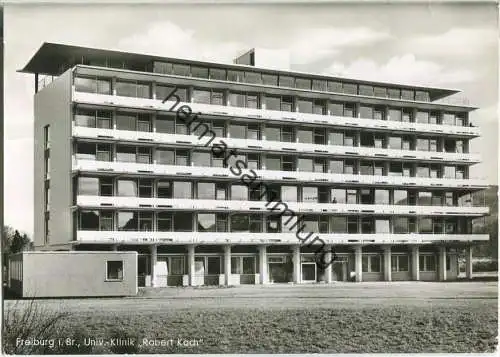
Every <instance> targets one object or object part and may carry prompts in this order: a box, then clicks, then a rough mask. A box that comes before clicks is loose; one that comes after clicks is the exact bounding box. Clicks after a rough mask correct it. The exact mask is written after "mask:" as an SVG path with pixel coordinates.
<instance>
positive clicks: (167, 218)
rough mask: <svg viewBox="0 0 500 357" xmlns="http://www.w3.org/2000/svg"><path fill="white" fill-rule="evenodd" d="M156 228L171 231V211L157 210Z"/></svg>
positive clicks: (160, 230) (161, 230)
mask: <svg viewBox="0 0 500 357" xmlns="http://www.w3.org/2000/svg"><path fill="white" fill-rule="evenodd" d="M157 229H158V231H159V232H170V231H172V213H170V212H158V219H157Z"/></svg>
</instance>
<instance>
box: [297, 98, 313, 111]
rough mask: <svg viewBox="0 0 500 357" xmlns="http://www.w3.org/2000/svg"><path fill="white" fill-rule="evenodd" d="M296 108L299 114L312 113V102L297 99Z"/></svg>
mask: <svg viewBox="0 0 500 357" xmlns="http://www.w3.org/2000/svg"><path fill="white" fill-rule="evenodd" d="M297 108H298V111H299V112H300V113H312V112H313V102H312V100H305V99H298V100H297Z"/></svg>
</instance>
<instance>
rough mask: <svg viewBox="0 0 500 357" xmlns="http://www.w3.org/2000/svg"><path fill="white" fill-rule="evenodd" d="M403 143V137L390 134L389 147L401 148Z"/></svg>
mask: <svg viewBox="0 0 500 357" xmlns="http://www.w3.org/2000/svg"><path fill="white" fill-rule="evenodd" d="M402 145H403V139H402V138H401V137H400V136H390V137H389V145H388V147H389V149H394V150H401V148H402Z"/></svg>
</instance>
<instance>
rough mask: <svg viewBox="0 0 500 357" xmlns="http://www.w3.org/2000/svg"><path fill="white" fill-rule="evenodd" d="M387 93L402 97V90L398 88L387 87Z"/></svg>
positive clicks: (392, 96)
mask: <svg viewBox="0 0 500 357" xmlns="http://www.w3.org/2000/svg"><path fill="white" fill-rule="evenodd" d="M387 93H388V94H389V98H394V99H401V91H400V90H399V89H397V88H389V89H387Z"/></svg>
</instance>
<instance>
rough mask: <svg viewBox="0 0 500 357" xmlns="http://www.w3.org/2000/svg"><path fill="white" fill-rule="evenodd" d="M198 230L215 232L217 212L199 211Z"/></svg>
mask: <svg viewBox="0 0 500 357" xmlns="http://www.w3.org/2000/svg"><path fill="white" fill-rule="evenodd" d="M197 220H198V232H215V231H216V227H215V213H198V214H197Z"/></svg>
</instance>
